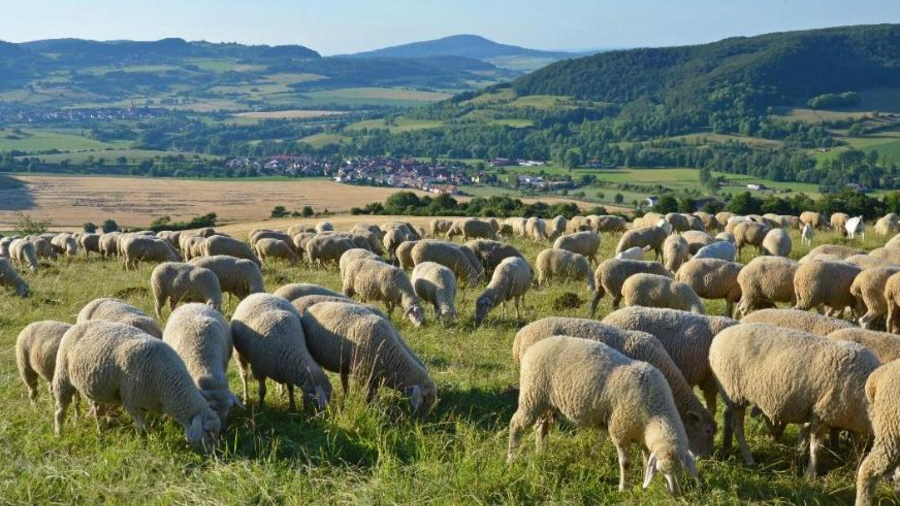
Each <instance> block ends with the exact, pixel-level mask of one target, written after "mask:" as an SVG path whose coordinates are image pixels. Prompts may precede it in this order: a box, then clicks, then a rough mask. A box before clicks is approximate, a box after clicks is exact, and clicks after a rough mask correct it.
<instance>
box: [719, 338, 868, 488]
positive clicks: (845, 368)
mask: <svg viewBox="0 0 900 506" xmlns="http://www.w3.org/2000/svg"><path fill="white" fill-rule="evenodd" d="M709 363H710V366H711V367H712V370H713V373H714V374H715V376H716V381H717V382H718V384H719V390H720V391H721V393H722V396H723V397H724V400H725V404H726V405H727V406H728V413H726V414H727V415H728V416H727V419H729V420H730V421H731V428H732V429H733V430H734V435H735V437H736V438H737V440H738V444H739V445H740V449H741V454H742V455H743V457H744V461H745V462H746V463H747V464H748V465H752V464H753V463H754V462H753V456H752V455H751V454H750V450H749V449H748V447H747V441H746V439H745V437H744V417H745V409H746V407H747V405H750V404H754V405H756V406H757V407H758V408H759V409H760V411H762V413H763V414H764V415H766V417H767V418H768V419H769V420H772V421H773V422H774V423H777V424H789V423H801V424H805V423H809V424H810V426H809V443H810V444H809V446H810V450H809V451H810V457H809V466H808V467H807V469H806V476H807V478H814V477H815V475H816V466H817V462H818V450H819V440H820V438H821V437H822V435H823V433H824V432H825V431H827V430H828V429H843V430H849V431H851V432H854V433H856V434H859V435H863V436H865V435H868V434H869V433H870V432H871V427H870V422H869V418H868V415H867V412H868V406H867V405H866V400H865V398H864V396H863V391H864V389H865V382H866V378H867V377H868V376H869V374H871V373H872V371H874V370H875V369H876V368H878V366H879V365H880V363H879V362H878V359H877V358H876V357H875V355H873V354H872V353H871V352H870V351H869V350H867V349H866V348H864V347H863V346H860V345H857V344H855V343H848V342H837V341H833V340H830V339H823V338H821V337H817V336H814V335H812V334H808V333H806V332H802V331H798V330H792V329H786V328H779V327H775V326H772V325H765V324H759V323H754V324H741V325H736V326H734V327H731V328H728V329H726V330H723V331H722V332H720V333H719V334H718V335H717V336H716V338H715V339H714V340H713V343H712V346H711V347H710V350H709ZM729 446H730V438H728V437H726V440H725V449H726V450H727V449H728V447H729Z"/></svg>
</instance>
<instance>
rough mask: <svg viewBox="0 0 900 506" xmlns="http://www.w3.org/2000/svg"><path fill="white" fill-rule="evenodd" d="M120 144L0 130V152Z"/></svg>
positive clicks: (66, 135)
mask: <svg viewBox="0 0 900 506" xmlns="http://www.w3.org/2000/svg"><path fill="white" fill-rule="evenodd" d="M123 144H126V143H122V142H102V141H98V140H94V139H90V138H88V137H84V136H82V135H78V134H73V133H60V132H55V131H52V130H36V129H31V128H23V129H21V130H19V131H14V130H12V129H6V130H4V129H0V152H3V151H13V150H18V151H26V152H38V151H49V150H51V149H58V150H60V151H74V150H81V149H105V148H115V147H122V146H123Z"/></svg>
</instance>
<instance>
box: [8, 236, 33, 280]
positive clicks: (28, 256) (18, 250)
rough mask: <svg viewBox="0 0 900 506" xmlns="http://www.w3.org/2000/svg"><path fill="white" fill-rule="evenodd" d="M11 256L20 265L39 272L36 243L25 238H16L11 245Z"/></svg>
mask: <svg viewBox="0 0 900 506" xmlns="http://www.w3.org/2000/svg"><path fill="white" fill-rule="evenodd" d="M9 258H10V260H12V261H13V262H15V263H17V264H18V265H19V266H20V267H28V269H29V270H30V271H31V272H37V270H38V267H39V266H40V264H39V263H38V259H37V252H36V251H35V249H34V244H33V243H31V242H30V241H27V240H25V239H16V240H15V241H13V242H12V244H10V245H9Z"/></svg>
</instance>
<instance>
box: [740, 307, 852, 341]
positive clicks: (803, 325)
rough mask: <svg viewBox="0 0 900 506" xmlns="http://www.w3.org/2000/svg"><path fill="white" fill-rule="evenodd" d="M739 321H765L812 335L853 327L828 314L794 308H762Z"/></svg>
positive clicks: (823, 335) (825, 334) (820, 335)
mask: <svg viewBox="0 0 900 506" xmlns="http://www.w3.org/2000/svg"><path fill="white" fill-rule="evenodd" d="M741 323H766V324H768V325H773V326H775V327H782V328H786V329H793V330H799V331H802V332H806V333H807V334H812V335H814V336H819V337H825V336H827V335H828V334H831V333H832V332H834V331H836V330H840V329H846V328H853V324H852V323H850V322H848V321H846V320H841V319H839V318H832V317H830V316H825V315H820V314H817V313H810V312H809V311H797V310H795V309H777V308H770V309H762V310H759V311H754V312H753V313H750V314H748V315H747V316H745V317H744V318H743V319H742V320H741Z"/></svg>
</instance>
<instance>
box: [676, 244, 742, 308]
mask: <svg viewBox="0 0 900 506" xmlns="http://www.w3.org/2000/svg"><path fill="white" fill-rule="evenodd" d="M743 267H744V266H743V265H742V264H737V263H734V262H726V261H725V260H719V259H716V258H701V259H693V260H691V261H690V262H687V263H686V264H684V265H682V266H681V269H679V270H678V274H676V275H675V281H679V282H681V283H685V284H686V285H688V286H690V287H691V289H693V290H694V292H695V293H696V294H697V295H698V296H700V297H702V298H704V299H707V300H716V299H725V316H728V317H731V316H732V315H733V314H734V305H735V304H736V303H737V302H738V301H739V300H741V285H740V284H739V283H738V274H740V272H741V269H742V268H743Z"/></svg>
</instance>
